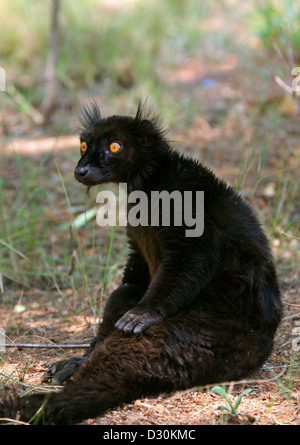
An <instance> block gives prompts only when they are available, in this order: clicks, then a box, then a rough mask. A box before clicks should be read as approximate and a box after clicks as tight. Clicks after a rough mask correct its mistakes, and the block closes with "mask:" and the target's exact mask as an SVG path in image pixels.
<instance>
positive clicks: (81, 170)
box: [74, 167, 89, 178]
mask: <svg viewBox="0 0 300 445" xmlns="http://www.w3.org/2000/svg"><path fill="white" fill-rule="evenodd" d="M88 171H89V169H88V167H76V168H75V170H74V174H75V177H76V178H84V177H85V176H86V175H87V174H88Z"/></svg>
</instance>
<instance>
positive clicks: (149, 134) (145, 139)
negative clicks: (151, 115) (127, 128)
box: [138, 119, 158, 146]
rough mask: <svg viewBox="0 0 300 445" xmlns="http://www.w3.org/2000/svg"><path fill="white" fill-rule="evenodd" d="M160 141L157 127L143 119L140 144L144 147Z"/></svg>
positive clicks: (139, 132) (139, 136)
mask: <svg viewBox="0 0 300 445" xmlns="http://www.w3.org/2000/svg"><path fill="white" fill-rule="evenodd" d="M157 139H158V135H157V131H156V129H155V126H154V125H153V123H152V122H151V121H150V120H149V119H142V120H141V121H140V125H139V129H138V142H139V143H140V144H142V145H147V146H149V145H152V144H154V143H155V142H156V141H157Z"/></svg>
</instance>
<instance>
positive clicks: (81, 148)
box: [80, 142, 87, 151]
mask: <svg viewBox="0 0 300 445" xmlns="http://www.w3.org/2000/svg"><path fill="white" fill-rule="evenodd" d="M86 149H87V144H86V142H81V144H80V150H81V151H86Z"/></svg>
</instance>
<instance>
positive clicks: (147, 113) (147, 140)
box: [134, 101, 166, 145]
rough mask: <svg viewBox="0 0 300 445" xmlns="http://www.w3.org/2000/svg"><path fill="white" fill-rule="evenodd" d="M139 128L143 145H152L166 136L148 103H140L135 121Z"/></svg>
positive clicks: (139, 135) (139, 136) (140, 140)
mask: <svg viewBox="0 0 300 445" xmlns="http://www.w3.org/2000/svg"><path fill="white" fill-rule="evenodd" d="M134 120H135V121H136V123H137V128H138V140H139V143H141V144H143V145H152V144H154V143H155V142H157V140H158V139H159V138H163V137H164V136H165V133H166V131H165V130H163V129H162V127H161V125H160V123H159V118H158V116H157V115H156V114H155V112H154V110H153V108H152V107H150V106H149V105H148V104H147V101H144V102H143V103H142V102H140V103H139V105H138V109H137V113H136V116H135V119H134Z"/></svg>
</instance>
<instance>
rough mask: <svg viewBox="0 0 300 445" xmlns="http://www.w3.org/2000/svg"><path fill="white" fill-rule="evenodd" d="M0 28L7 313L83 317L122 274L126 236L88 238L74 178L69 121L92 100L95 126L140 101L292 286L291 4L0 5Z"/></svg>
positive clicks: (297, 18)
mask: <svg viewBox="0 0 300 445" xmlns="http://www.w3.org/2000/svg"><path fill="white" fill-rule="evenodd" d="M0 23H1V38H0V66H1V67H3V68H4V69H5V71H6V91H3V92H0V106H1V110H0V111H1V114H0V136H1V142H0V156H1V166H2V168H1V173H0V212H1V223H0V277H1V279H0V290H1V292H2V295H3V304H4V307H5V308H7V309H10V308H15V309H16V308H19V309H20V308H21V309H22V308H23V309H24V311H25V312H26V310H29V309H30V308H31V307H36V306H34V305H36V304H37V300H36V299H35V300H34V299H33V297H34V296H35V292H38V295H39V301H40V302H41V303H39V304H48V303H46V302H47V301H49V296H50V303H49V304H54V305H55V307H57V308H60V307H61V305H67V304H69V303H68V302H70V301H72V303H70V304H71V305H72V310H76V311H81V310H82V308H84V307H86V306H87V305H88V306H90V305H92V306H93V305H94V304H95V302H96V301H97V300H98V298H99V295H101V296H103V298H105V286H106V285H107V286H108V288H109V287H113V286H114V282H115V280H116V279H117V278H118V277H119V276H120V273H121V272H120V271H121V270H122V267H121V266H122V265H123V264H124V256H125V253H126V249H127V248H126V243H125V238H124V233H123V232H122V231H121V230H120V231H119V229H118V228H116V229H115V230H112V228H108V229H100V228H99V227H95V221H94V219H95V218H94V217H92V216H91V214H90V213H85V208H87V209H89V210H90V211H92V215H93V216H94V214H93V208H94V206H95V199H94V195H93V194H91V195H90V196H89V197H86V196H85V192H84V190H83V188H82V187H81V185H80V184H78V183H76V182H75V181H74V179H73V169H74V166H75V165H76V162H77V160H78V156H79V152H78V142H77V136H76V132H75V130H74V127H73V123H74V122H75V121H76V120H77V115H78V110H79V108H80V106H81V105H82V104H83V103H84V102H86V101H87V100H88V99H89V98H90V97H94V98H95V99H96V100H97V101H98V103H99V105H100V108H101V110H102V113H103V115H107V114H116V113H120V114H121V113H126V114H134V112H135V109H136V106H137V103H138V101H139V100H140V99H141V98H146V97H148V98H149V99H150V101H151V102H152V103H153V104H154V106H155V108H156V109H157V111H158V113H159V114H160V115H161V116H162V120H163V122H164V123H165V124H166V125H167V126H168V128H169V129H170V138H171V139H172V140H174V145H175V147H176V148H177V149H179V150H184V151H185V152H187V153H188V154H191V155H193V156H196V157H198V158H201V159H202V161H203V162H205V163H208V164H209V165H211V167H212V168H214V169H215V170H216V172H217V174H219V175H220V176H222V177H223V178H224V179H225V180H228V181H230V182H231V183H233V184H234V185H235V186H236V187H237V188H238V189H239V190H240V191H241V193H243V194H244V196H245V197H246V199H248V200H249V201H251V203H252V205H253V206H254V207H255V209H256V211H257V213H258V214H259V217H260V219H261V221H262V223H263V224H264V226H265V228H266V231H267V233H268V235H270V237H271V242H272V248H273V251H274V254H275V256H276V260H277V263H278V267H279V272H280V276H281V278H282V283H284V282H285V283H286V285H290V286H294V285H295V282H296V281H297V279H296V270H297V265H298V260H297V241H298V237H299V219H298V218H299V208H298V206H297V204H298V198H299V189H298V173H297V169H298V168H299V155H300V153H299V147H300V130H299V113H298V111H299V110H298V98H297V97H295V95H292V94H291V91H290V89H291V82H292V80H293V78H292V76H291V71H292V68H293V67H294V66H298V65H300V49H299V48H300V4H299V2H295V1H292V0H283V1H277V0H266V1H259V0H252V1H250V0H249V1H239V0H221V1H215V2H212V1H209V0H151V1H148V2H145V1H144V0H123V1H121V0H86V1H79V0H72V1H69V0H60V1H58V0H52V1H51V0H46V1H45V0H43V1H42V0H12V1H9V0H4V1H2V2H1V8H0ZM85 222H87V226H86V227H87V228H86V227H85ZM119 266H120V267H119ZM284 280H285V281H284ZM28 290H30V292H28ZM33 290H34V292H33ZM108 290H109V289H108ZM108 290H107V292H108ZM70 292H71V295H72V299H70ZM86 295H88V298H89V300H88V302H87V301H86V300H84V297H85V296H86ZM58 296H59V298H58ZM33 301H35V303H34V302H33ZM42 302H43V303H42ZM21 303H22V304H23V303H24V304H23V305H22V304H21ZM31 305H33V306H31ZM23 309H22V310H23ZM12 313H13V314H14V316H15V314H16V312H12ZM27 314H28V313H27ZM6 316H7V314H6Z"/></svg>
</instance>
